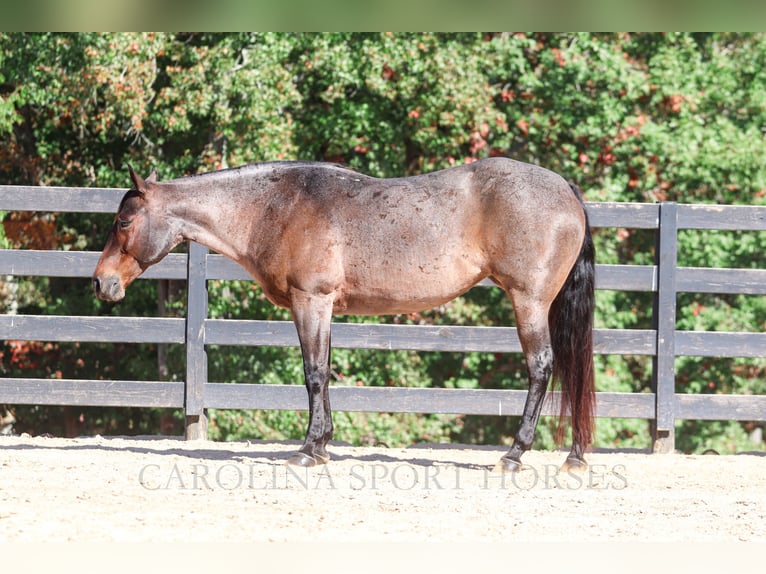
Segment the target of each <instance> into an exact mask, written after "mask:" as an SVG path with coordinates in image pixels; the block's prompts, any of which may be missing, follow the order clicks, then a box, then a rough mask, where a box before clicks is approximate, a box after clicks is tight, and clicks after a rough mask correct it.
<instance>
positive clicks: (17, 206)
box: [0, 185, 127, 213]
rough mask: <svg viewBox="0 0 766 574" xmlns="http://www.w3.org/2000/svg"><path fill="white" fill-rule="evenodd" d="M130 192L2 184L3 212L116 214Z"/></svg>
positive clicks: (1, 202) (1, 200) (0, 199)
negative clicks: (126, 193)
mask: <svg viewBox="0 0 766 574" xmlns="http://www.w3.org/2000/svg"><path fill="white" fill-rule="evenodd" d="M126 191H127V189H114V188H103V187H42V186H24V185H0V210H2V211H60V212H77V213H115V212H116V211H117V208H118V207H119V206H120V201H121V200H122V197H123V195H125V192H126Z"/></svg>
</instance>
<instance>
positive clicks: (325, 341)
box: [287, 291, 333, 466]
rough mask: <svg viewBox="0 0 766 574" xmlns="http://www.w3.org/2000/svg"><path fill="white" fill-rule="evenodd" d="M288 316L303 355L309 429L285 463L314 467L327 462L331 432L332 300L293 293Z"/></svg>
mask: <svg viewBox="0 0 766 574" xmlns="http://www.w3.org/2000/svg"><path fill="white" fill-rule="evenodd" d="M292 313H293V322H294V323H295V327H296V329H297V330H298V338H299V339H300V343H301V352H302V353H303V373H304V376H305V380H306V390H307V391H308V395H309V426H308V430H307V432H306V441H305V442H304V443H303V446H302V447H301V448H300V450H299V451H298V452H297V453H295V454H294V455H293V456H291V457H290V458H289V459H288V461H287V462H288V463H289V464H293V465H297V466H315V465H317V464H325V463H326V462H328V461H329V460H330V456H329V455H328V454H327V443H328V442H329V441H330V439H332V433H333V425H332V411H331V410H330V395H329V388H328V387H329V382H330V325H331V320H332V297H331V296H328V295H311V294H308V293H303V292H299V291H296V292H293V293H292Z"/></svg>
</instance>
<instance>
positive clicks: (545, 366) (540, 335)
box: [495, 297, 553, 472]
mask: <svg viewBox="0 0 766 574" xmlns="http://www.w3.org/2000/svg"><path fill="white" fill-rule="evenodd" d="M517 299H519V297H515V298H514V307H515V310H516V326H517V329H518V333H519V339H520V340H521V346H522V349H523V351H524V357H525V359H526V363H527V372H528V374H529V393H528V394H527V400H526V403H525V404H524V411H523V413H522V415H521V425H520V426H519V430H518V432H517V433H516V437H515V438H514V441H513V445H511V448H510V450H509V451H508V452H507V453H506V454H505V455H503V457H502V458H501V459H500V461H499V462H498V463H497V465H496V466H495V470H496V471H499V472H515V471H518V470H520V469H521V455H522V454H524V452H526V451H528V450H529V449H530V448H532V442H533V441H534V438H535V429H536V428H537V420H538V419H539V417H540V409H541V408H542V405H543V399H544V398H545V391H546V388H547V386H548V381H549V379H550V377H551V373H552V371H553V351H552V348H551V337H550V331H549V329H548V308H549V305H547V304H543V303H541V302H539V301H530V302H525V303H521V302H519V301H518V300H517Z"/></svg>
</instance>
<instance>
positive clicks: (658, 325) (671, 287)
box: [652, 202, 678, 453]
mask: <svg viewBox="0 0 766 574" xmlns="http://www.w3.org/2000/svg"><path fill="white" fill-rule="evenodd" d="M655 243H656V251H655V264H656V265H657V279H658V281H657V292H656V293H655V295H654V313H653V323H654V328H655V329H656V331H657V350H656V354H655V356H654V359H653V364H652V387H653V389H652V390H653V391H654V393H655V419H654V429H653V430H654V437H653V438H654V446H653V449H652V450H653V451H654V452H656V453H672V452H673V451H674V450H675V440H676V437H675V412H674V411H675V392H676V388H675V387H676V379H675V358H676V344H675V334H676V263H677V260H678V206H677V204H676V203H675V202H663V203H661V204H660V221H659V228H658V229H657V239H656V242H655Z"/></svg>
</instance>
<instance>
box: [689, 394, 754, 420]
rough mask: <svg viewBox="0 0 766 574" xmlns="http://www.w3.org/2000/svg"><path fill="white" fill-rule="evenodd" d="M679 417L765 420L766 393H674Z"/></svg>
mask: <svg viewBox="0 0 766 574" xmlns="http://www.w3.org/2000/svg"><path fill="white" fill-rule="evenodd" d="M676 417H677V418H679V419H699V420H734V421H766V395H686V394H677V395H676Z"/></svg>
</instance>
